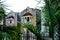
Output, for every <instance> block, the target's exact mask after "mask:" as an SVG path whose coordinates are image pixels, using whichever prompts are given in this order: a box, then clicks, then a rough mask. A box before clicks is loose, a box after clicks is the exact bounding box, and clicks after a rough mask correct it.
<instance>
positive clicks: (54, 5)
mask: <svg viewBox="0 0 60 40" xmlns="http://www.w3.org/2000/svg"><path fill="white" fill-rule="evenodd" d="M44 1H45V7H44V9H43V12H44V14H45V26H48V27H49V34H50V37H52V39H53V40H54V27H55V26H56V25H57V22H59V21H60V20H59V16H60V15H59V10H60V7H59V5H60V4H59V3H60V2H59V0H44Z"/></svg>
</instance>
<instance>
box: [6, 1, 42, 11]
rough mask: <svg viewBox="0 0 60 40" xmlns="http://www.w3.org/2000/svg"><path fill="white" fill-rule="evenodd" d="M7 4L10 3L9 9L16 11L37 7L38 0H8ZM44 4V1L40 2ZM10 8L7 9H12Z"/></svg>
mask: <svg viewBox="0 0 60 40" xmlns="http://www.w3.org/2000/svg"><path fill="white" fill-rule="evenodd" d="M5 4H7V5H8V7H7V8H8V9H10V10H12V11H14V12H21V11H23V10H24V9H25V8H27V7H30V8H36V5H37V1H35V0H6V2H5ZM39 5H41V6H42V3H41V4H39ZM10 10H7V12H8V11H10Z"/></svg>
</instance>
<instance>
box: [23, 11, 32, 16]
mask: <svg viewBox="0 0 60 40" xmlns="http://www.w3.org/2000/svg"><path fill="white" fill-rule="evenodd" d="M28 15H30V16H32V14H31V13H29V12H27V13H25V14H24V15H23V16H28Z"/></svg>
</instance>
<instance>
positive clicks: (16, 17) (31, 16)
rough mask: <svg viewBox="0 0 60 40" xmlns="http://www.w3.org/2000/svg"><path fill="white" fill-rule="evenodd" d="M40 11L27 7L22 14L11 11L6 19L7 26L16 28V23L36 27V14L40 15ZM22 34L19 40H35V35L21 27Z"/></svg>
mask: <svg viewBox="0 0 60 40" xmlns="http://www.w3.org/2000/svg"><path fill="white" fill-rule="evenodd" d="M40 13H41V12H40V10H38V9H33V8H29V7H27V8H26V9H24V10H23V11H22V12H13V11H11V12H10V13H9V14H8V15H7V17H6V25H7V26H9V25H10V26H17V23H18V22H21V23H29V24H32V25H33V26H37V21H36V20H37V18H38V16H37V14H39V15H40ZM21 30H22V31H23V33H22V34H21V40H37V37H36V36H35V34H33V33H32V32H30V31H29V30H28V29H27V28H25V27H21Z"/></svg>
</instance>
